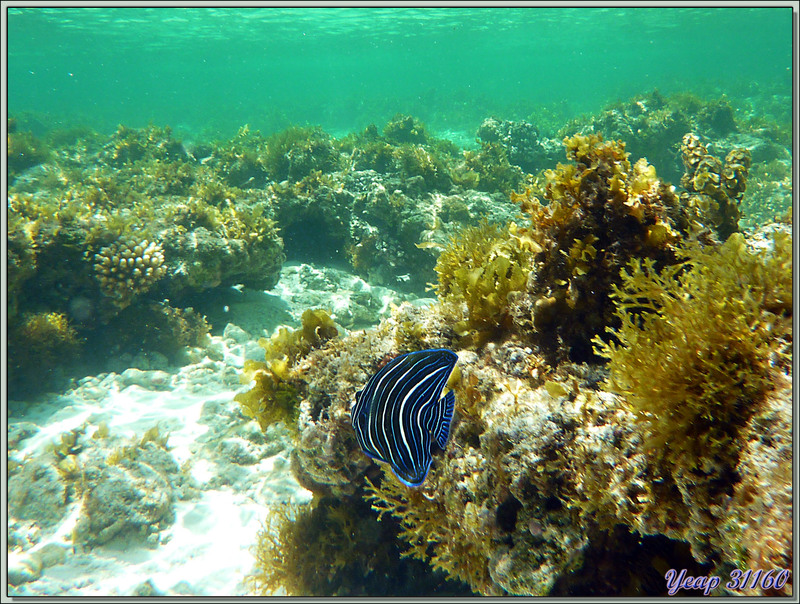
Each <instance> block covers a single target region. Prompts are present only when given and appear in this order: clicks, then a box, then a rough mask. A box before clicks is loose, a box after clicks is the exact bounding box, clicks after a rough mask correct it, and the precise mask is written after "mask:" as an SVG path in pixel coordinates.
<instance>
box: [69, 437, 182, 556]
mask: <svg viewBox="0 0 800 604" xmlns="http://www.w3.org/2000/svg"><path fill="white" fill-rule="evenodd" d="M135 456H136V457H135V459H122V460H121V461H119V462H118V464H117V465H110V466H109V465H105V464H102V465H100V466H97V467H91V468H88V469H87V470H86V475H87V483H88V484H87V489H86V493H85V495H84V498H83V505H82V506H81V515H80V517H79V518H78V522H77V523H76V526H75V537H76V540H77V541H78V542H80V543H82V544H84V545H87V546H90V547H92V546H95V545H102V544H105V543H108V542H110V541H115V540H119V539H125V538H127V537H136V538H142V539H145V540H146V539H147V537H148V536H149V535H150V534H152V533H154V532H158V531H159V530H161V529H163V528H165V527H166V526H168V525H169V524H171V523H172V522H173V521H174V519H175V513H174V509H173V503H174V500H175V499H176V485H175V484H174V481H175V480H176V477H178V476H182V475H181V473H180V472H179V469H178V466H177V464H176V463H175V460H174V459H173V458H172V456H171V455H170V454H169V453H168V452H167V451H165V450H164V449H162V448H160V447H158V446H157V445H155V444H154V443H146V444H145V445H143V446H142V447H141V449H139V450H137V452H136V453H135ZM167 477H170V479H171V481H173V482H171V481H170V480H168V479H167Z"/></svg>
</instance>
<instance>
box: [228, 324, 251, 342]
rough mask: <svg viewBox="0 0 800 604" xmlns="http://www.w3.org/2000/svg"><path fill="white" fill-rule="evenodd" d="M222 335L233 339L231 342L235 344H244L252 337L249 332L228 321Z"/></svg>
mask: <svg viewBox="0 0 800 604" xmlns="http://www.w3.org/2000/svg"><path fill="white" fill-rule="evenodd" d="M222 337H223V338H224V339H226V340H233V342H235V343H236V344H244V343H245V342H247V341H249V340H252V339H253V337H252V336H251V335H250V334H249V333H247V332H246V331H245V330H244V329H242V328H241V327H238V326H237V325H234V324H233V323H228V324H227V325H226V326H225V331H223V332H222Z"/></svg>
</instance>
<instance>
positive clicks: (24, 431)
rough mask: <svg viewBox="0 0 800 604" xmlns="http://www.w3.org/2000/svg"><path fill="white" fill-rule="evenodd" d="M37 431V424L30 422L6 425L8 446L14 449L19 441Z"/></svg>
mask: <svg viewBox="0 0 800 604" xmlns="http://www.w3.org/2000/svg"><path fill="white" fill-rule="evenodd" d="M38 431H39V426H37V425H36V424H32V423H31V422H14V423H12V424H9V425H8V448H9V449H16V448H17V447H18V446H19V444H20V442H22V441H23V440H25V439H26V438H30V437H31V436H33V435H34V434H36V433H37V432H38Z"/></svg>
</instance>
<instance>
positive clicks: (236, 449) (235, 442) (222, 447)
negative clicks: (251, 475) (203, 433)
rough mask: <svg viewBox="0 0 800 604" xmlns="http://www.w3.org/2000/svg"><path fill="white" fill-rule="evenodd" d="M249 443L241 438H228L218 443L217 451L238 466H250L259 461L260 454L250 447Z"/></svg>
mask: <svg viewBox="0 0 800 604" xmlns="http://www.w3.org/2000/svg"><path fill="white" fill-rule="evenodd" d="M248 444H249V443H248V442H247V441H246V440H242V439H241V438H226V439H225V440H223V441H222V442H220V443H219V445H217V451H219V453H220V455H222V456H223V457H224V458H225V459H226V460H228V461H230V462H231V463H235V464H236V465H237V466H249V465H252V464H254V463H256V462H257V461H258V456H257V455H256V454H255V453H254V452H253V451H252V450H251V449H250V447H248Z"/></svg>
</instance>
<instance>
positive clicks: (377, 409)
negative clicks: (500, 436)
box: [350, 348, 458, 487]
mask: <svg viewBox="0 0 800 604" xmlns="http://www.w3.org/2000/svg"><path fill="white" fill-rule="evenodd" d="M457 360H458V356H457V355H456V354H455V353H454V352H453V351H452V350H447V349H444V348H437V349H432V350H420V351H418V352H409V353H407V354H403V355H400V356H399V357H397V358H395V359H392V360H391V361H389V362H388V363H387V364H386V365H384V366H383V367H382V368H381V369H380V370H379V371H378V372H377V373H376V374H375V375H373V376H372V377H371V378H370V379H369V381H368V382H367V384H366V385H365V386H364V389H363V390H361V391H359V392H357V393H356V402H355V404H354V405H353V407H352V409H351V411H350V415H351V421H352V423H353V429H354V430H355V433H356V439H357V440H358V444H359V445H361V449H362V450H363V451H364V453H366V454H367V455H369V456H370V457H372V458H373V459H377V460H378V461H382V462H384V463H388V464H389V465H390V466H391V468H392V471H393V472H394V474H395V476H397V478H399V479H400V481H401V482H403V483H404V484H406V485H408V486H410V487H416V486H419V485H421V484H422V482H423V481H424V480H425V477H426V476H427V475H428V470H429V469H430V467H431V463H432V462H433V456H432V446H433V443H434V442H435V443H436V445H437V446H438V447H439V448H440V449H442V450H444V448H445V445H447V438H448V436H449V435H450V421H451V420H452V419H453V406H454V404H455V394H453V391H452V390H450V391H448V393H447V394H446V395H445V396H442V390H443V389H444V387H445V385H446V384H447V379H448V377H449V376H450V373H451V372H452V371H453V368H454V367H455V365H456V361H457Z"/></svg>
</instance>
